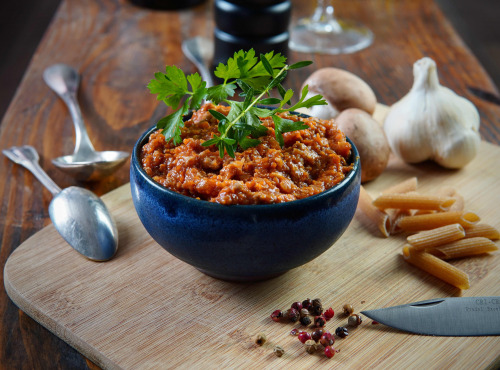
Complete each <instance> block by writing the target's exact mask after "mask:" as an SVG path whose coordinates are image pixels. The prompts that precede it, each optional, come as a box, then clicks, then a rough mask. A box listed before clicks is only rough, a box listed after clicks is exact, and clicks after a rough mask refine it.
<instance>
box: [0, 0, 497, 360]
mask: <svg viewBox="0 0 500 370" xmlns="http://www.w3.org/2000/svg"><path fill="white" fill-rule="evenodd" d="M293 3H294V13H293V17H294V18H297V16H298V15H299V14H306V13H311V11H312V4H313V2H310V1H305V0H302V1H299V0H294V1H293ZM336 5H337V7H336V11H337V13H338V15H339V16H341V17H345V18H351V19H358V20H359V21H361V22H363V23H364V24H365V25H367V26H368V27H369V28H371V29H372V30H373V31H374V33H375V42H374V44H373V45H372V46H371V47H369V48H368V49H366V50H363V51H361V52H358V53H355V54H351V55H339V56H327V55H316V54H315V55H304V54H299V53H292V52H291V53H290V55H289V59H290V61H291V62H295V61H298V60H303V59H312V60H313V61H314V65H312V66H310V67H308V68H306V69H303V70H300V71H297V73H294V74H292V75H290V78H289V79H288V80H287V84H288V85H289V86H290V87H292V88H295V89H298V88H299V87H300V85H301V82H302V81H303V80H304V79H305V77H306V76H307V75H308V74H309V73H311V72H312V71H313V70H314V69H316V68H321V67H326V66H335V67H339V68H344V69H346V70H349V71H351V72H353V73H355V74H357V75H358V76H360V77H361V78H363V79H364V80H365V81H367V82H368V83H369V84H370V85H371V86H372V87H373V89H374V91H375V92H376V95H377V98H378V100H379V102H381V103H384V104H387V105H390V104H392V103H394V102H395V101H397V100H398V99H400V98H401V97H402V96H403V95H404V94H405V93H406V92H407V91H408V90H409V88H410V86H411V84H412V80H413V76H412V65H413V63H414V62H415V61H416V60H417V59H419V58H421V57H423V56H429V57H431V58H433V59H434V60H435V61H436V62H437V64H438V68H439V76H440V79H441V82H442V84H444V85H445V86H448V87H450V88H451V89H453V90H454V91H456V92H457V93H458V94H460V95H463V96H465V97H467V98H468V99H470V100H471V101H473V102H474V104H476V106H477V107H478V109H479V111H480V114H481V135H482V137H483V139H484V140H486V141H489V142H492V143H496V144H499V143H500V106H497V105H494V104H492V103H489V102H487V101H485V100H480V99H479V98H477V97H476V96H474V95H472V94H471V92H470V88H478V89H481V90H484V91H486V92H490V93H493V94H495V95H498V91H497V90H496V88H495V86H494V85H493V83H492V82H491V80H490V78H489V77H488V76H487V74H486V73H485V71H484V70H483V68H482V67H481V65H480V64H479V63H478V61H477V60H476V59H475V57H474V56H473V55H472V54H471V52H470V51H469V49H468V48H467V47H466V46H465V45H464V43H463V42H462V41H461V39H460V38H459V37H458V36H457V34H456V33H455V31H454V30H453V29H452V27H451V26H450V24H449V22H448V21H447V20H446V19H445V17H444V16H443V14H442V13H441V11H440V10H439V8H438V7H437V5H436V4H434V3H433V2H432V0H418V1H417V0H406V1H399V0H398V1H396V0H390V1H387V0H374V1H351V0H338V1H336ZM212 19H213V17H212V2H211V1H208V2H207V3H205V4H204V5H201V6H198V7H195V8H192V9H189V10H183V11H171V12H167V11H164V12H163V11H156V12H155V11H148V10H145V9H141V8H138V7H135V6H133V5H131V4H129V3H128V2H127V1H125V0H116V1H115V0H90V1H89V0H71V1H69V0H64V1H63V2H62V4H61V6H60V8H59V9H58V11H57V13H56V15H55V17H54V19H53V21H52V23H51V25H50V27H49V28H48V30H47V32H46V34H45V36H44V38H43V40H42V42H41V44H40V46H39V48H38V49H37V51H36V53H35V55H34V57H33V60H32V62H31V64H30V66H29V68H28V69H27V71H26V74H25V76H24V79H23V80H22V83H21V85H20V86H19V89H18V91H17V93H16V95H15V97H14V99H13V101H12V103H11V105H10V108H9V109H8V111H7V113H6V115H5V117H4V118H3V120H2V123H1V126H0V149H4V148H7V147H10V146H12V145H24V144H29V145H33V146H34V147H35V148H36V149H37V150H38V151H39V153H40V156H41V166H42V167H43V168H44V169H45V170H46V171H47V172H48V174H49V175H50V176H51V177H52V178H53V179H54V180H55V182H56V183H58V184H59V185H60V186H61V187H67V186H70V185H83V186H86V187H88V188H89V189H90V190H92V191H94V192H96V193H97V194H98V195H102V194H105V193H107V192H109V191H111V190H113V189H115V188H117V187H118V186H120V185H122V184H124V183H126V182H128V164H127V165H125V166H124V167H123V168H122V169H121V170H120V171H119V172H118V173H116V175H114V176H112V177H110V178H107V179H106V180H103V181H101V182H98V183H92V184H77V183H76V182H75V181H74V180H72V179H71V178H69V177H67V176H65V175H64V174H63V173H61V172H59V171H58V170H57V169H56V168H55V167H54V166H53V165H52V163H51V159H52V158H55V157H58V156H60V155H62V154H67V153H71V152H72V150H73V136H74V134H73V125H72V124H71V120H70V117H69V115H68V112H67V109H66V107H65V106H64V105H63V103H62V102H61V100H59V99H58V98H57V97H56V96H55V94H53V93H52V92H51V91H50V90H49V88H48V87H47V86H46V85H45V84H44V82H43V80H42V78H41V75H42V72H43V70H44V69H45V68H46V67H47V66H49V65H51V64H53V63H56V62H64V63H67V64H70V65H73V66H75V67H76V68H77V69H78V70H79V71H80V72H81V74H82V84H81V88H80V90H79V99H80V102H81V105H82V111H83V115H84V118H85V121H86V123H87V127H88V131H89V135H90V137H91V139H92V140H93V142H94V145H95V147H96V148H97V149H98V150H105V149H117V150H127V151H131V149H132V147H133V145H134V142H135V141H136V139H137V138H138V137H139V134H140V133H141V132H143V131H144V130H145V129H146V128H148V127H149V126H151V125H152V124H153V123H154V122H155V121H156V120H157V119H158V118H159V117H161V116H162V115H163V114H164V113H165V108H164V107H163V106H162V105H161V104H158V103H157V101H156V100H155V98H154V97H152V96H151V95H150V94H149V93H148V91H147V89H146V84H147V83H148V81H149V80H150V79H151V77H152V76H153V73H154V72H156V71H158V70H163V68H164V66H165V65H166V64H175V65H177V66H179V67H180V68H182V69H184V70H185V71H188V72H194V71H195V68H194V66H193V65H192V64H191V63H190V62H189V61H188V60H187V59H186V57H184V55H183V54H182V52H181V42H182V40H184V39H186V38H188V37H191V36H195V35H203V36H205V37H210V36H211V34H212V30H213V21H212ZM0 173H1V174H2V175H3V177H4V179H5V180H4V181H1V182H0V196H1V206H0V240H1V243H2V244H1V251H0V266H1V267H2V270H3V266H4V264H5V262H6V260H7V258H8V257H9V255H10V254H11V252H12V251H13V250H14V249H15V248H16V247H17V246H19V245H20V244H21V243H22V242H23V241H25V240H26V239H27V238H28V237H30V236H31V235H33V234H34V233H36V232H37V231H38V230H40V229H42V228H43V227H44V226H46V225H48V224H49V223H50V219H49V216H48V211H47V208H48V204H49V202H50V200H51V194H50V193H49V192H48V191H46V190H44V189H43V188H42V186H41V185H40V184H39V183H38V182H37V180H35V179H34V177H33V176H32V175H31V174H29V173H28V172H27V171H26V170H24V169H22V168H21V167H19V166H17V165H14V164H13V163H12V162H10V161H9V160H8V159H6V158H5V157H2V158H1V159H0ZM0 316H1V317H2V320H1V322H0V366H2V367H5V368H16V369H25V368H40V369H41V368H43V369H47V368H64V369H69V368H85V367H86V366H89V367H94V365H93V364H91V363H90V362H89V361H86V360H85V359H84V358H83V357H82V356H81V355H80V354H79V353H78V352H76V351H75V350H74V349H73V348H71V347H70V346H68V345H67V344H66V343H64V342H63V341H62V340H60V339H59V338H57V337H56V336H54V335H53V334H51V333H50V332H49V331H48V330H46V329H45V328H43V327H42V326H40V325H39V324H38V323H36V322H35V321H34V320H33V319H31V318H30V317H28V316H27V315H25V314H24V313H23V312H21V311H19V310H18V308H17V307H16V306H15V305H14V304H13V303H12V302H11V301H10V299H9V298H8V296H7V294H6V293H5V291H4V290H1V291H0Z"/></svg>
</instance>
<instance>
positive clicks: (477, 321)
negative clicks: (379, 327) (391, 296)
mask: <svg viewBox="0 0 500 370" xmlns="http://www.w3.org/2000/svg"><path fill="white" fill-rule="evenodd" d="M361 313H362V314H363V315H365V316H367V317H369V318H370V319H372V320H374V321H376V322H379V323H382V324H384V325H387V326H390V327H393V328H396V329H400V330H404V331H408V332H410V333H416V334H425V335H438V336H482V335H500V297H460V298H438V299H429V300H426V301H420V302H415V303H409V304H404V305H400V306H393V307H387V308H380V309H376V310H368V311H362V312H361Z"/></svg>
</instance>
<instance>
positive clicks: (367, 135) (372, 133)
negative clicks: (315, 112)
mask: <svg viewBox="0 0 500 370" xmlns="http://www.w3.org/2000/svg"><path fill="white" fill-rule="evenodd" d="M335 122H336V123H337V126H338V128H339V129H340V130H341V131H342V132H343V133H345V134H346V136H347V137H348V138H349V139H351V140H352V142H353V143H354V145H355V146H356V148H357V149H358V152H359V157H360V161H361V182H363V183H364V182H367V181H370V180H373V179H375V178H377V177H378V176H379V175H380V174H381V173H382V171H384V169H385V168H386V167H387V162H388V161H389V155H390V154H391V149H390V147H389V143H388V141H387V138H386V136H385V133H384V130H383V128H382V126H381V125H380V124H379V123H378V122H377V121H375V120H374V119H373V118H372V116H370V115H369V114H368V113H366V112H365V111H362V110H361V109H357V108H350V109H346V110H344V111H342V112H341V113H340V114H339V115H338V116H337V118H336V119H335Z"/></svg>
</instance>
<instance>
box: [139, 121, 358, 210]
mask: <svg viewBox="0 0 500 370" xmlns="http://www.w3.org/2000/svg"><path fill="white" fill-rule="evenodd" d="M291 113H295V114H296V115H298V116H302V117H310V116H308V115H305V114H303V113H299V112H291ZM187 116H189V114H188V115H186V117H187ZM156 130H158V128H157V127H156V124H154V125H153V126H151V127H150V128H149V129H147V130H146V131H145V132H144V133H143V134H142V135H141V137H140V138H139V139H138V140H137V141H136V143H135V145H134V149H133V151H132V158H131V169H132V168H135V169H136V170H137V172H138V174H139V175H140V176H141V177H142V178H144V179H145V180H146V181H147V183H148V184H149V185H150V186H153V188H155V189H156V190H158V191H160V192H164V193H166V194H168V195H169V196H172V197H174V198H175V199H178V200H180V201H185V202H188V203H194V204H196V205H197V206H198V205H199V206H202V207H206V208H209V209H233V210H234V209H246V210H249V211H251V210H257V209H259V210H264V209H265V210H271V209H275V208H288V207H297V206H299V207H300V206H302V205H306V204H307V203H311V202H315V201H321V200H323V198H328V197H329V196H330V195H331V193H335V192H337V191H340V190H342V189H344V188H346V187H348V186H349V185H350V184H351V182H352V181H353V180H354V179H355V177H356V175H357V174H358V172H360V171H361V161H360V157H359V152H358V149H357V148H356V146H355V145H354V143H353V142H352V140H351V139H349V137H347V135H346V140H347V141H348V142H349V144H351V148H352V149H351V155H350V157H351V158H353V160H354V166H353V168H352V170H351V171H350V172H349V173H348V174H347V176H346V177H345V178H344V179H343V180H342V181H340V182H339V183H338V184H336V185H334V186H332V187H331V188H329V189H327V190H324V191H322V192H320V193H318V194H314V195H311V196H308V197H305V198H302V199H296V200H292V201H289V202H282V203H269V204H229V205H228V204H220V203H216V202H209V201H207V200H203V199H197V198H193V197H190V196H187V195H183V194H180V193H178V192H176V191H174V190H170V189H168V188H166V187H165V186H163V185H161V184H160V183H158V182H156V181H155V180H153V178H152V177H151V176H149V175H148V174H147V173H146V171H145V170H144V168H142V165H141V162H140V161H139V158H140V149H141V148H142V146H143V145H144V144H145V142H146V139H148V138H149V136H150V135H151V134H152V133H153V132H154V131H156Z"/></svg>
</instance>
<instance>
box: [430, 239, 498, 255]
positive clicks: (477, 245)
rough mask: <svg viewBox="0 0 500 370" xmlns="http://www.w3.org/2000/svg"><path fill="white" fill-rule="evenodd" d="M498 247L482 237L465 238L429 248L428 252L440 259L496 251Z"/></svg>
mask: <svg viewBox="0 0 500 370" xmlns="http://www.w3.org/2000/svg"><path fill="white" fill-rule="evenodd" d="M497 250H498V247H497V246H496V245H495V243H493V242H492V241H491V240H490V239H488V238H484V237H475V238H466V239H461V240H457V241H455V242H451V243H448V244H446V245H441V246H439V247H436V248H434V249H431V250H430V251H429V253H431V254H433V255H435V256H436V257H439V258H441V259H445V260H449V259H453V258H462V257H470V256H475V255H478V254H484V253H490V252H494V251H497Z"/></svg>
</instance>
